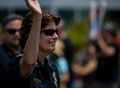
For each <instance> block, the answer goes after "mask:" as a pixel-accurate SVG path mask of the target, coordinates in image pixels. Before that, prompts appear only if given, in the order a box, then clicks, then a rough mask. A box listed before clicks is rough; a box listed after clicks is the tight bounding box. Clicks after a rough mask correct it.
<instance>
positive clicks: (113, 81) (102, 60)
mask: <svg viewBox="0 0 120 88" xmlns="http://www.w3.org/2000/svg"><path fill="white" fill-rule="evenodd" d="M115 38H116V29H115V27H114V24H112V23H111V22H106V23H105V24H104V25H103V27H102V30H101V32H98V34H97V38H96V41H95V42H94V45H95V48H96V52H97V62H98V66H97V69H96V70H95V72H94V73H93V78H92V84H93V85H92V88H118V72H119V71H118V63H119V45H118V44H117V43H115Z"/></svg>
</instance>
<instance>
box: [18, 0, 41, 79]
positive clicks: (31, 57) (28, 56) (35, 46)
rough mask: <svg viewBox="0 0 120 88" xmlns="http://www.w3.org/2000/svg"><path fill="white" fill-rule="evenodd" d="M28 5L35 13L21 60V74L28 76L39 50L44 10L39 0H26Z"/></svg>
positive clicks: (23, 76) (24, 76)
mask: <svg viewBox="0 0 120 88" xmlns="http://www.w3.org/2000/svg"><path fill="white" fill-rule="evenodd" d="M25 2H26V5H27V7H28V8H29V9H30V10H31V11H32V13H33V24H32V27H31V31H30V33H29V37H28V40H27V42H26V45H25V48H24V52H23V57H22V59H21V61H20V75H21V77H22V78H27V77H28V76H29V75H31V73H32V71H33V69H34V67H35V64H36V61H37V55H38V51H39V37H40V28H41V19H42V11H41V7H40V5H39V2H38V0H25Z"/></svg>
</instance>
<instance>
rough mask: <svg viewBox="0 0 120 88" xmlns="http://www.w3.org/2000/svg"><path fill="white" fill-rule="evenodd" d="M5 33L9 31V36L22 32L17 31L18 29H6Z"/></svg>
mask: <svg viewBox="0 0 120 88" xmlns="http://www.w3.org/2000/svg"><path fill="white" fill-rule="evenodd" d="M5 31H7V32H8V33H9V34H11V35H13V34H15V33H16V32H19V31H20V30H17V29H6V30H5Z"/></svg>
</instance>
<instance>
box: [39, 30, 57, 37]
mask: <svg viewBox="0 0 120 88" xmlns="http://www.w3.org/2000/svg"><path fill="white" fill-rule="evenodd" d="M41 32H44V33H45V35H48V36H52V35H53V34H54V33H56V34H58V30H53V29H47V30H46V29H44V30H41Z"/></svg>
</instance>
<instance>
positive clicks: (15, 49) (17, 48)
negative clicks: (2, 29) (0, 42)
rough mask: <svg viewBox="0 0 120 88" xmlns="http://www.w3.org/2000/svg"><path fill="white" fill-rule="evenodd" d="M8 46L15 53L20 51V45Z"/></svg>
mask: <svg viewBox="0 0 120 88" xmlns="http://www.w3.org/2000/svg"><path fill="white" fill-rule="evenodd" d="M6 46H7V47H8V48H9V49H10V50H11V51H12V52H13V53H15V54H18V53H19V52H20V47H19V46H12V45H7V44H6Z"/></svg>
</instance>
